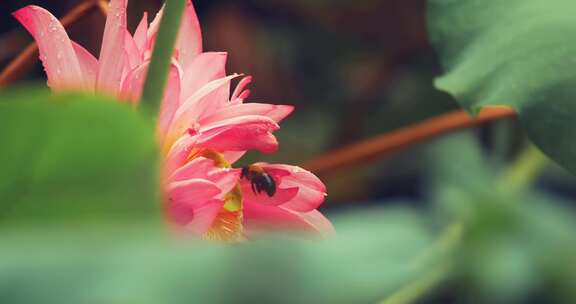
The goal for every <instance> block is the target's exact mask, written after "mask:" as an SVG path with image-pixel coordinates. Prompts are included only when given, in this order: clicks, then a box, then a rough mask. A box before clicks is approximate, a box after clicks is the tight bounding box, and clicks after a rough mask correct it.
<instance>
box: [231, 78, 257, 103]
mask: <svg viewBox="0 0 576 304" xmlns="http://www.w3.org/2000/svg"><path fill="white" fill-rule="evenodd" d="M250 82H252V76H246V77H244V78H242V80H240V82H238V85H236V89H234V93H232V96H231V97H230V100H235V99H244V98H240V96H241V95H242V93H243V92H245V91H244V88H245V87H246V86H247V85H248V84H249V83H250Z"/></svg>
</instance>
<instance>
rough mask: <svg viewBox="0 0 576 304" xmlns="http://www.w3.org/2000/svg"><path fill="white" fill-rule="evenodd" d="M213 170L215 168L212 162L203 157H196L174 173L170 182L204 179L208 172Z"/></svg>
mask: <svg viewBox="0 0 576 304" xmlns="http://www.w3.org/2000/svg"><path fill="white" fill-rule="evenodd" d="M214 168H216V165H215V164H214V161H213V160H211V159H208V158H205V157H196V158H194V159H192V160H191V161H189V162H187V163H186V164H185V165H183V166H182V167H180V168H178V169H177V170H176V171H174V174H172V176H171V177H170V180H171V181H180V180H184V179H191V178H200V177H205V176H207V175H208V172H210V171H211V170H214Z"/></svg>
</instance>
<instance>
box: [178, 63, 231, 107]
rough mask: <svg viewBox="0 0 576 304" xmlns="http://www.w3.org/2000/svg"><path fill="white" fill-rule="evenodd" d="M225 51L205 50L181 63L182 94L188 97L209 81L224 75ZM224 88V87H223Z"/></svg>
mask: <svg viewBox="0 0 576 304" xmlns="http://www.w3.org/2000/svg"><path fill="white" fill-rule="evenodd" d="M227 57H228V55H227V53H223V52H219V53H216V52H207V53H202V54H200V55H198V56H196V57H195V58H194V59H192V60H190V62H187V63H185V64H182V67H183V70H184V77H183V79H182V83H183V84H184V85H183V87H182V96H183V98H188V97H190V96H192V95H193V94H194V93H196V91H198V90H199V89H200V88H202V87H203V86H204V85H206V84H207V83H209V82H210V81H213V80H216V79H219V78H223V77H225V76H226V70H225V67H226V58H227ZM224 89H225V88H224Z"/></svg>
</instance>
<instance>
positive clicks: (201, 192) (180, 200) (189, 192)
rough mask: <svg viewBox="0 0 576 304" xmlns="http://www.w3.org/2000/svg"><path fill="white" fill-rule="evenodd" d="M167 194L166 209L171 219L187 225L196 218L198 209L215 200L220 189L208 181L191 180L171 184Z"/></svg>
mask: <svg viewBox="0 0 576 304" xmlns="http://www.w3.org/2000/svg"><path fill="white" fill-rule="evenodd" d="M166 193H167V199H166V204H167V206H166V207H167V210H168V215H169V217H170V219H171V220H172V221H174V222H175V223H177V224H179V225H185V224H188V223H189V222H190V221H191V220H192V219H193V218H194V217H195V216H196V209H198V208H200V207H202V206H204V205H206V204H209V203H210V202H211V201H213V200H214V196H216V195H218V194H219V193H220V189H219V188H218V187H217V186H216V185H215V184H214V183H212V182H209V181H207V180H203V179H190V180H186V181H180V182H174V183H170V184H169V185H168V187H167V190H166Z"/></svg>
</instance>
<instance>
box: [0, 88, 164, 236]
mask: <svg viewBox="0 0 576 304" xmlns="http://www.w3.org/2000/svg"><path fill="white" fill-rule="evenodd" d="M0 146H1V148H0V168H1V170H0V224H2V225H3V226H5V227H6V226H14V225H18V226H29V225H30V224H32V223H33V224H34V225H42V226H43V227H45V228H50V227H55V226H63V225H64V226H66V225H70V224H73V225H74V227H76V229H80V228H81V227H89V226H92V224H95V223H96V224H98V225H99V226H104V224H110V223H115V224H124V223H126V222H128V221H130V222H132V221H140V220H149V219H151V218H160V216H159V212H158V211H159V206H158V204H157V200H156V197H157V195H156V194H157V190H156V189H157V180H156V179H157V178H156V176H157V174H156V167H157V163H156V154H157V153H156V148H155V143H154V136H153V129H152V127H151V123H150V121H149V119H146V118H144V117H142V116H141V115H140V114H139V113H137V112H136V111H134V109H133V108H131V107H129V106H127V105H123V104H120V103H118V102H117V101H115V100H111V99H108V98H103V97H95V96H84V95H79V94H70V95H52V94H50V93H49V92H41V91H34V90H32V92H26V91H24V90H18V91H10V92H6V91H3V92H1V93H0ZM158 222H159V221H158Z"/></svg>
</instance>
